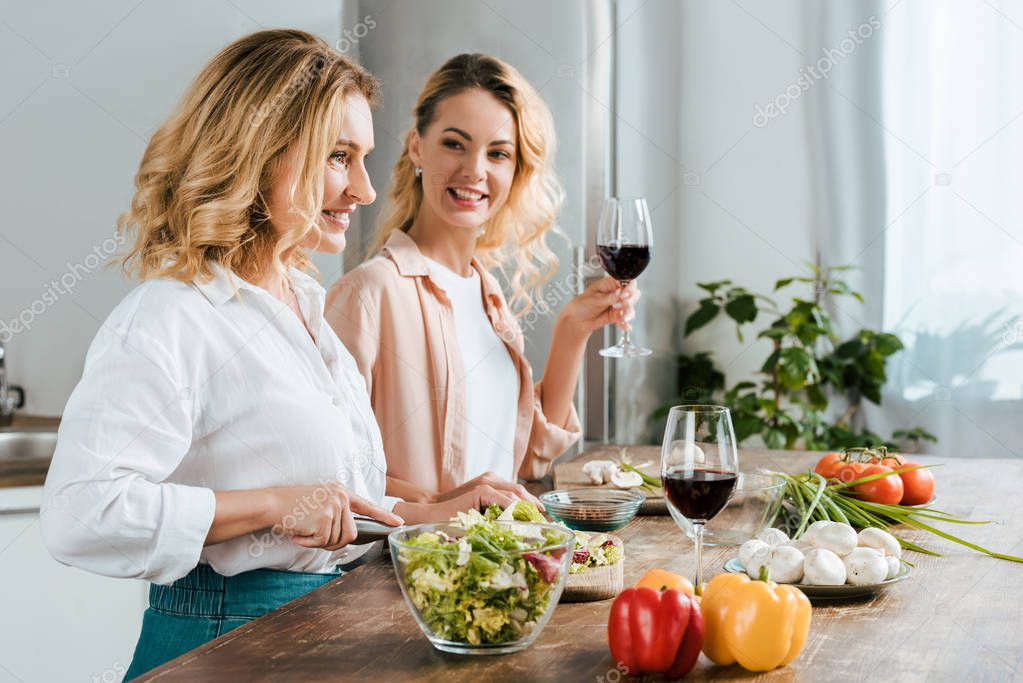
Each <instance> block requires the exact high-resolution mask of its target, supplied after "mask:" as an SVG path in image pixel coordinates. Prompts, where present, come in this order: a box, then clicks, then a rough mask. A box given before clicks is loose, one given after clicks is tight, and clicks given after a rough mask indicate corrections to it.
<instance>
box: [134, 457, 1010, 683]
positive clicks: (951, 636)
mask: <svg viewBox="0 0 1023 683" xmlns="http://www.w3.org/2000/svg"><path fill="white" fill-rule="evenodd" d="M656 451H657V449H653V450H650V447H636V448H633V449H631V452H632V454H633V455H634V456H635V457H641V456H644V455H645V456H652V455H653V453H655V452H656ZM594 456H597V457H606V454H603V455H602V454H601V453H599V452H597V453H594V452H588V453H587V454H584V456H581V457H594ZM740 458H741V460H742V462H743V463H744V464H745V465H768V466H771V467H773V468H775V469H779V470H783V471H790V472H794V471H799V470H801V469H804V468H806V467H807V466H808V465H811V464H812V463H813V462H815V461H816V458H817V456H816V455H814V454H808V453H799V452H784V451H756V450H753V449H745V450H743V451H742V452H741V454H740ZM921 460H925V461H929V462H933V460H930V459H926V458H921ZM935 474H936V477H937V480H938V492H937V495H938V497H939V502H940V503H941V506H940V507H941V508H942V509H944V510H947V511H948V512H952V513H955V514H959V515H965V516H969V517H971V518H973V519H992V520H998V523H996V524H989V525H984V526H970V527H958V526H957V527H955V528H954V529H953V530H952V531H953V533H956V535H959V536H966V537H968V538H969V539H971V540H973V541H975V542H976V543H979V544H980V545H983V546H985V547H989V548H991V549H993V550H998V551H1002V552H1008V553H1011V554H1013V555H1020V554H1023V543H1021V541H1023V519H1021V518H1020V516H1019V515H1018V514H1017V513H1016V512H1014V511H1016V510H1018V509H1019V498H1020V492H1019V488H1020V483H1021V482H1023V462H1021V461H1019V460H1015V459H1004V460H986V459H966V460H960V461H948V462H947V463H946V464H944V465H943V466H942V467H941V468H940V469H936V470H935ZM619 533H620V535H621V536H622V537H623V538H624V539H625V542H626V583H627V584H628V583H630V582H634V581H636V580H637V579H638V578H639V577H640V576H641V575H642V574H643V572H645V571H646V570H647V569H650V568H652V567H663V568H667V569H671V570H674V571H678V572H682V573H685V574H687V575H692V574H693V571H694V566H695V565H694V557H693V548H692V544H691V543H690V542H689V541H688V540H686V539H685V538H684V536H683V535H682V533H681V532H680V531H679V530H678V528H677V527H676V526H675V525H674V523H673V522H672V520H671V518H670V517H664V516H660V517H637V518H636V519H635V520H634V521H633V522H632V523H630V524H629V525H628V526H627V527H626V528H625V529H623V530H622V531H621V532H619ZM905 535H906V537H908V538H910V539H912V540H916V541H918V542H923V543H924V544H925V545H926V546H928V547H931V548H932V549H935V550H938V551H940V552H944V553H946V556H945V557H930V556H921V555H918V554H916V553H910V554H909V557H908V559H909V560H910V561H912V562H913V563H915V565H916V568H915V570H914V572H913V575H912V576H911V577H910V578H909V579H908V580H907V581H904V582H902V583H901V584H898V585H896V586H893V587H892V588H890V589H889V590H887V591H886V592H884V593H882V594H881V595H879V596H876V597H874V598H873V599H866V600H856V601H849V602H845V603H830V604H823V603H821V604H817V605H815V606H814V609H813V622H812V625H811V631H810V637H809V639H808V641H807V644H806V648H805V649H804V651H803V653H802V655H800V657H799V658H798V659H796V661H795V662H793V663H792V664H791V665H789V666H788V667H786V668H784V669H777V670H775V671H773V672H770V673H768V674H762V675H759V676H757V675H754V674H751V673H749V672H746V671H744V670H743V669H741V668H739V667H738V666H732V667H717V666H714V665H713V664H712V663H711V662H710V661H709V660H707V659H706V657H703V656H702V655H701V657H700V661H699V663H698V664H697V667H696V669H694V671H693V672H692V673H691V674H690V675H689V678H690V679H708V678H751V679H752V678H755V679H758V680H786V681H788V680H806V681H825V680H834V681H845V680H878V681H896V680H897V681H1003V680H1013V679H1015V680H1020V679H1021V678H1023V673H1021V672H1023V565H1020V564H1015V563H1011V562H1007V561H1003V560H996V559H993V558H989V557H985V556H981V555H979V554H977V553H975V552H973V551H970V550H967V549H966V548H963V547H961V546H958V545H955V544H953V543H950V542H946V541H943V540H940V539H937V538H934V537H931V536H929V535H926V534H923V533H917V532H914V531H906V533H905ZM735 553H736V550H735V549H734V548H708V549H707V552H706V553H705V560H706V569H707V572H708V574H709V575H714V574H718V573H720V572H721V571H722V570H721V566H722V563H723V562H724V561H725V560H726V559H727V558H728V557H731V556H734V555H735ZM610 606H611V602H610V601H604V602H595V603H582V604H562V605H559V606H558V607H557V609H556V611H555V613H554V616H553V617H552V618H551V621H550V622H549V623H548V624H547V627H546V628H545V629H544V631H543V633H542V634H541V635H540V638H539V639H538V640H537V641H536V642H535V643H534V644H533V646H532V647H530V648H528V649H527V650H525V651H523V652H519V653H516V654H511V655H504V656H490V657H459V656H457V655H447V654H444V653H441V652H438V651H436V650H434V649H433V648H432V647H431V646H430V644H429V642H428V641H427V640H426V638H425V637H424V636H423V635H422V633H421V632H420V630H419V627H418V626H416V624H415V622H414V621H413V619H412V616H411V614H410V613H409V611H408V609H407V608H406V606H405V604H404V602H403V600H402V597H401V593H400V590H399V588H398V585H397V583H396V582H395V578H394V572H393V570H392V568H391V565H390V560H389V558H387V557H386V556H382V557H379V558H377V559H375V560H373V561H371V562H369V563H367V564H366V565H364V566H362V567H360V568H358V569H356V570H355V571H353V572H351V573H349V574H347V575H345V576H342V577H341V578H339V579H337V580H336V581H332V582H331V583H329V584H327V585H325V586H323V587H322V588H319V589H317V590H315V591H313V592H312V593H310V594H308V595H305V596H303V597H301V598H299V599H298V600H295V601H293V602H291V603H289V604H287V605H285V606H283V607H281V608H280V609H278V610H276V611H274V612H271V613H270V614H268V615H266V616H264V617H262V618H261V619H257V620H255V621H253V622H252V623H250V624H247V625H245V626H242V627H240V628H238V629H235V630H234V631H231V632H229V633H227V634H225V635H223V636H221V637H220V638H218V639H216V640H214V641H212V642H210V643H207V644H205V645H203V646H201V647H199V648H196V649H195V650H193V651H191V652H189V653H187V654H185V655H183V656H181V657H179V658H178V659H175V660H173V661H171V662H168V663H167V664H166V665H164V666H163V667H161V668H159V669H156V670H154V671H153V672H150V674H149V675H148V676H146V677H145V680H159V681H197V680H199V681H201V680H210V681H212V680H239V681H262V680H266V681H288V680H294V681H349V680H352V681H355V680H373V681H378V682H379V683H392V682H393V681H412V680H415V681H442V682H443V683H457V682H461V681H465V682H471V683H489V682H491V681H514V682H516V683H523V682H529V681H597V682H598V683H600V682H602V681H606V682H608V683H615V682H616V681H619V680H622V679H621V678H620V676H619V674H618V672H617V670H616V669H615V663H614V662H613V661H612V659H611V655H610V653H609V651H608V648H607V643H606V637H605V628H606V623H607V615H608V611H609V609H610ZM628 680H638V679H628ZM649 680H660V679H659V678H653V677H650V678H649Z"/></svg>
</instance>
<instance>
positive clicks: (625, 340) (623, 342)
mask: <svg viewBox="0 0 1023 683" xmlns="http://www.w3.org/2000/svg"><path fill="white" fill-rule="evenodd" d="M618 285H619V286H620V287H621V288H622V289H625V288H626V287H628V286H629V283H628V282H619V283H618ZM626 325H628V323H626ZM631 345H632V340H630V339H629V328H628V327H626V328H625V329H624V330H622V338H621V341H619V342H618V346H620V347H622V348H626V347H628V346H631Z"/></svg>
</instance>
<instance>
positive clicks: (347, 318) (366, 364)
mask: <svg viewBox="0 0 1023 683" xmlns="http://www.w3.org/2000/svg"><path fill="white" fill-rule="evenodd" d="M354 278H355V276H354V275H353V274H349V275H347V276H346V277H345V278H343V279H342V280H340V281H339V282H338V283H336V284H335V285H334V286H333V287H331V288H330V291H329V292H328V293H327V302H326V306H325V307H324V311H323V317H324V319H325V320H326V321H327V323H329V324H330V326H331V328H333V330H334V333H335V334H337V336H338V338H339V339H340V340H341V343H342V344H344V347H345V348H346V349H348V352H349V353H350V354H352V357H353V358H355V364H356V365H357V366H358V367H359V374H360V375H362V377H363V379H364V380H366V392H367V393H368V394H369V395H370V396H372V395H373V368H374V367H375V366H376V362H377V354H378V353H379V352H380V323H379V322H378V319H377V316H376V315H374V314H373V313H372V312H371V311H370V308H369V305H368V304H367V303H366V302H365V300H364V298H363V297H362V296H360V294H359V290H360V287H359V283H358V281H357V280H355V279H354Z"/></svg>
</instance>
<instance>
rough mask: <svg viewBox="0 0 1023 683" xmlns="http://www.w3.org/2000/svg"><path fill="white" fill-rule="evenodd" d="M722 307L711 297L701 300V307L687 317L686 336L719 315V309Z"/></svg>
mask: <svg viewBox="0 0 1023 683" xmlns="http://www.w3.org/2000/svg"><path fill="white" fill-rule="evenodd" d="M719 310H721V307H720V306H718V305H717V304H716V303H714V302H713V301H712V300H711V299H704V300H703V301H701V302H700V307H699V308H697V309H696V311H694V312H693V314H692V315H690V316H689V317H688V318H686V332H685V334H686V336H687V337H688V336H689V335H690V334H692V333H693V332H695V331H696V330H698V329H700V328H701V327H703V326H704V325H706V324H707V323H709V322H710V321H711V320H713V319H714V318H715V316H717V314H718V311H719Z"/></svg>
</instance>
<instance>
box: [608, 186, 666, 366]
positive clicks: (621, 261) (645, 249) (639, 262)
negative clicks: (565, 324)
mask: <svg viewBox="0 0 1023 683" xmlns="http://www.w3.org/2000/svg"><path fill="white" fill-rule="evenodd" d="M653 240H654V238H653V232H652V229H651V225H650V210H649V209H648V208H647V205H646V200H645V199H643V198H642V197H638V198H631V199H626V198H622V197H609V198H607V199H605V200H604V205H603V207H601V211H600V223H599V224H598V226H597V255H598V256H599V257H600V262H601V264H602V265H603V266H604V270H606V271H607V274H608V275H610V276H611V277H613V278H614V279H616V280H618V282H619V283H620V284H621V286H622V287H628V286H629V282H630V281H632V280H635V279H636V278H637V277H639V274H640V273H642V272H643V270H644V269H645V268H646V267H647V264H649V263H650V248H651V247H652V246H653ZM599 353H600V355H601V356H606V357H609V358H625V357H631V356H649V355H650V354H651V353H652V351H651V350H650V349H646V348H643V347H642V346H636V345H635V344H633V343H632V341H631V340H630V339H629V331H628V330H625V331H624V332H623V333H622V337H621V339H619V340H618V343H617V344H615V345H614V346H608V347H606V348H603V349H601V350H600V352H599Z"/></svg>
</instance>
